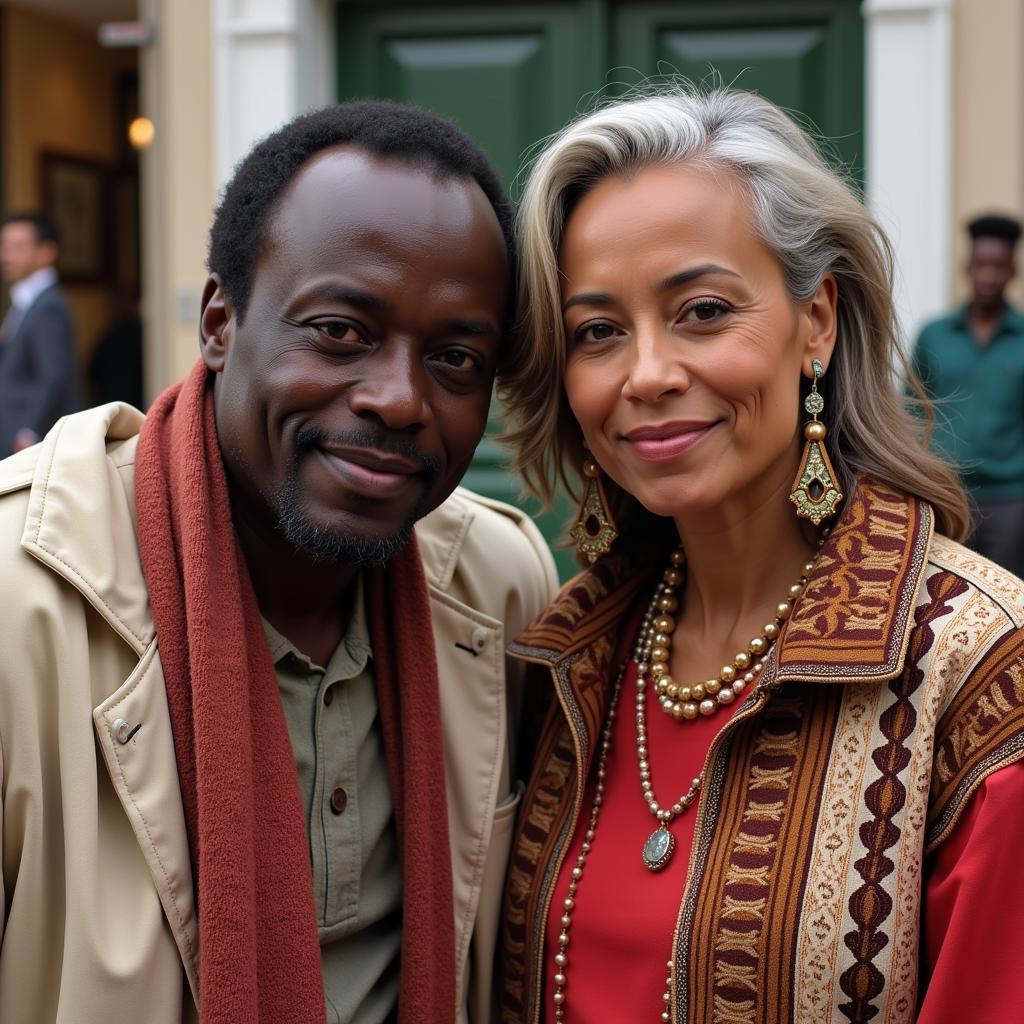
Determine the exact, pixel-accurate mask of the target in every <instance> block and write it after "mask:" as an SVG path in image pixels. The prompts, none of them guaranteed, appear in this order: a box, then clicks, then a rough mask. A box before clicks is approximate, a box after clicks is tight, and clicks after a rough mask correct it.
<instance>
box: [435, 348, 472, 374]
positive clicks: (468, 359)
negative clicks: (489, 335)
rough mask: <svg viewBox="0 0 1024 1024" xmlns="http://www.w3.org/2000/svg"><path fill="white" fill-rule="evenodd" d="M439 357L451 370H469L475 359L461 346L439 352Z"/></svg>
mask: <svg viewBox="0 0 1024 1024" xmlns="http://www.w3.org/2000/svg"><path fill="white" fill-rule="evenodd" d="M439 358H440V360H441V362H442V363H444V365H445V366H449V367H451V368H452V369H453V370H470V369H472V368H473V367H474V366H475V365H476V360H475V359H473V357H472V356H471V355H470V354H469V353H468V352H467V351H466V350H465V349H461V348H450V349H447V350H446V351H444V352H442V353H441V354H440V356H439Z"/></svg>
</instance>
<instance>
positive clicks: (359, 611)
mask: <svg viewBox="0 0 1024 1024" xmlns="http://www.w3.org/2000/svg"><path fill="white" fill-rule="evenodd" d="M261 620H262V622H263V631H264V632H265V633H266V634H267V643H268V644H269V646H270V657H271V659H272V660H273V662H274V664H275V665H276V664H278V663H279V662H280V661H282V660H283V659H284V658H286V657H288V656H289V655H291V656H292V657H293V658H294V659H295V660H296V661H298V662H299V663H300V664H301V665H302V666H303V667H304V668H305V669H307V670H308V671H311V672H321V673H323V672H325V671H328V670H329V669H331V668H332V667H333V666H334V664H335V662H337V661H338V659H339V657H344V660H345V662H346V663H347V665H349V666H350V667H351V668H353V669H354V671H352V672H350V673H345V675H346V677H348V676H351V675H356V674H358V673H359V672H362V671H363V669H365V668H366V665H367V663H368V662H369V660H370V658H371V657H372V656H373V648H372V645H371V642H370V627H369V623H368V621H367V618H366V598H365V592H364V588H363V577H362V574H361V573H360V574H359V575H358V576H357V577H356V593H355V597H354V598H353V600H352V612H351V614H350V615H349V620H348V628H347V629H346V630H345V635H344V636H343V637H342V638H341V643H339V644H338V647H337V649H336V650H335V652H334V654H332V655H331V659H330V662H329V664H328V665H327V668H325V667H324V666H323V665H317V664H316V663H314V662H313V660H312V659H311V658H310V657H309V656H308V655H307V654H305V653H303V652H302V651H300V650H299V649H298V648H297V647H296V646H295V645H294V644H293V643H292V642H291V640H289V639H288V637H286V636H284V635H283V634H282V633H279V632H278V631H277V630H276V629H275V628H274V627H273V626H272V625H271V623H269V622H268V621H267V620H266V619H265V618H262V616H261Z"/></svg>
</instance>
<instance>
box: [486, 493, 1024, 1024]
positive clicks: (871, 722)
mask: <svg viewBox="0 0 1024 1024" xmlns="http://www.w3.org/2000/svg"><path fill="white" fill-rule="evenodd" d="M933 518H934V517H933V513H932V510H931V508H930V507H929V506H928V505H926V504H924V503H922V502H920V501H918V500H916V499H914V498H910V497H907V496H905V495H903V494H900V493H898V492H896V491H894V490H892V489H891V488H889V487H887V486H884V485H881V484H879V483H877V482H873V481H869V480H862V481H861V482H860V483H859V485H858V486H857V488H856V490H855V493H854V494H853V496H852V497H851V499H850V500H849V502H848V503H847V507H846V510H845V512H844V514H843V517H842V519H841V520H840V522H839V523H838V524H837V526H836V528H835V529H834V531H833V533H832V534H831V536H830V537H829V539H828V542H827V543H826V545H825V547H824V548H823V549H822V551H821V554H820V556H819V558H818V561H817V564H816V568H815V572H814V574H813V575H812V577H811V579H810V581H809V583H808V585H807V587H806V589H805V592H804V595H803V596H802V597H801V599H800V600H799V601H798V603H797V605H796V606H795V608H794V610H793V614H792V616H791V617H790V619H789V621H788V623H787V625H786V627H785V629H784V631H783V634H782V636H781V637H780V639H779V642H778V643H777V644H776V647H775V650H774V652H773V654H772V656H771V658H770V659H769V662H768V664H767V666H766V669H765V671H764V673H763V676H762V678H761V680H760V681H759V683H758V684H757V686H756V687H755V688H754V689H753V691H752V692H751V693H750V694H749V695H748V697H747V699H746V701H745V704H744V706H743V707H742V708H741V709H740V710H738V711H737V713H736V714H735V716H734V717H733V718H732V719H731V721H730V722H729V723H728V724H727V725H726V726H724V727H723V729H722V731H721V732H720V733H719V735H718V737H717V738H716V739H715V741H714V743H713V744H712V746H711V749H710V750H709V752H708V756H707V762H706V765H705V774H706V781H705V784H704V788H703V791H702V794H701V798H700V802H699V805H698V808H697V819H696V824H695V828H696V832H695V843H694V847H693V853H692V856H691V860H690V867H689V874H688V878H687V883H686V886H685V888H684V890H683V892H682V893H681V904H680V908H679V915H678V919H677V925H676V935H675V936H674V958H675V971H674V978H675V987H674V990H673V992H672V994H671V995H672V1004H671V1017H672V1020H673V1021H677V1022H683V1021H686V1022H694V1024H696V1022H710V1021H722V1022H728V1024H744V1022H750V1024H753V1022H755V1021H756V1022H772V1024H774V1022H782V1021H791V1020H795V1021H800V1022H810V1021H822V1022H826V1021H827V1022H841V1024H847V1022H860V1021H868V1020H871V1021H873V1022H874V1024H905V1022H910V1021H912V1020H913V1019H914V1015H915V1010H916V1006H917V1002H918V965H919V957H920V950H919V946H920V902H921V886H922V861H923V858H924V857H925V856H926V855H928V854H929V853H931V852H932V851H934V850H936V849H937V848H938V847H939V846H940V844H942V843H943V841H944V840H945V839H946V838H947V837H948V836H949V834H950V832H951V830H952V829H953V827H954V825H955V824H956V822H957V820H958V817H959V816H960V814H961V813H962V811H963V810H964V807H965V805H966V804H967V802H968V800H969V798H970V796H971V794H972V793H974V792H975V791H976V789H977V788H978V786H979V785H980V784H981V783H982V782H983V780H984V779H985V778H986V777H987V776H988V775H990V774H991V773H992V772H994V771H996V770H997V769H999V768H1000V767H1002V766H1004V765H1008V764H1010V763H1011V762H1014V761H1016V760H1018V759H1020V758H1021V757H1022V756H1024V658H1022V655H1024V632H1022V630H1021V628H1020V627H1021V625H1022V623H1024V585H1022V584H1021V581H1020V580H1018V579H1017V578H1016V577H1014V576H1012V575H1010V574H1009V573H1007V572H1005V571H1004V570H1002V569H1000V568H998V567H997V566H995V565H993V564H992V563H991V562H988V561H986V560H985V559H983V558H981V557H979V556H977V555H974V554H973V553H972V552H970V551H968V550H967V549H966V548H963V547H961V546H960V545H959V544H955V543H953V542H952V541H950V540H948V539H946V538H944V537H941V536H937V535H934V536H933V532H932V526H933ZM650 581H651V577H650V576H649V575H648V574H646V573H643V572H639V571H638V569H637V568H636V565H635V562H634V564H632V565H631V564H630V563H629V560H628V559H626V558H623V557H608V558H605V559H602V560H600V561H599V562H598V563H597V564H596V565H595V566H594V567H593V568H592V569H590V570H588V571H587V572H584V573H583V574H581V575H580V576H578V577H577V578H576V579H575V580H573V581H572V582H571V583H570V584H568V585H567V586H566V588H565V589H564V590H563V591H562V593H561V594H560V596H559V597H558V598H557V599H556V601H555V603H554V604H553V605H552V606H551V607H550V608H549V609H548V610H547V611H546V612H545V613H544V614H543V615H542V616H541V617H540V618H539V619H538V620H536V621H535V623H534V624H533V625H532V626H531V627H530V628H529V629H527V631H526V632H525V633H523V634H522V635H521V636H520V637H519V639H518V640H517V642H516V643H515V644H514V645H513V648H512V650H513V653H515V654H517V655H518V656H520V657H522V658H524V659H526V660H529V661H532V662H535V663H538V664H542V665H546V666H547V667H548V668H549V669H550V673H551V677H552V679H553V680H554V690H555V695H556V697H557V701H556V702H554V704H553V706H552V708H551V713H550V714H549V716H548V718H547V721H546V725H545V727H544V730H543V732H542V734H541V738H540V740H539V746H538V753H537V760H536V767H535V770H534V773H533V775H532V778H531V779H530V782H529V785H528V787H527V790H526V793H525V796H524V800H523V807H522V811H521V813H520V820H519V824H518V827H517V832H516V836H515V839H514V845H513V854H512V861H511V864H510V867H509V877H508V882H507V887H506V902H505V923H504V934H503V943H504V949H503V956H502V959H503V970H504V977H503V991H502V993H501V1003H502V1020H503V1022H504V1024H522V1022H534V1021H537V1020H539V1019H540V1016H539V1015H540V1005H541V1003H540V1000H541V998H542V992H541V986H542V982H541V978H542V969H543V964H542V962H541V961H542V958H543V936H544V927H545V921H546V911H547V908H548V906H549V904H550V900H551V895H552V891H553V888H554V884H555V880H556V878H557V875H558V870H559V867H560V864H561V861H562V858H563V857H564V854H565V851H566V849H567V847H568V845H569V841H570V838H571V836H572V834H573V830H574V828H575V827H576V825H577V822H578V821H579V820H580V816H581V813H585V812H586V808H585V807H582V808H581V805H582V803H583V796H584V788H585V784H586V779H587V776H588V773H589V770H590V767H591V765H592V762H593V759H594V754H595V749H594V748H595V741H596V738H597V737H598V735H599V733H600V728H601V725H602V723H603V722H604V719H605V713H606V710H607V705H608V702H609V699H610V697H611V691H612V682H613V681H614V679H615V676H616V672H617V669H618V665H617V664H615V662H616V660H617V651H619V650H620V649H621V637H620V634H621V632H622V626H623V623H624V621H626V620H627V619H629V618H630V616H631V615H632V613H633V611H634V609H635V608H636V607H637V605H638V603H639V602H643V601H645V600H646V596H647V591H648V590H649V586H650ZM794 895H795V896H796V898H794Z"/></svg>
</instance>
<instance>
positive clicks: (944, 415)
mask: <svg viewBox="0 0 1024 1024" xmlns="http://www.w3.org/2000/svg"><path fill="white" fill-rule="evenodd" d="M967 230H968V232H969V233H970V236H971V255H970V258H969V259H968V262H967V276H968V278H969V279H970V282H971V299H970V301H969V302H968V303H967V304H966V305H964V306H962V307H961V308H960V309H958V310H956V311H955V312H953V313H952V314H950V315H949V316H947V317H943V318H942V319H941V320H935V321H933V322H932V323H930V324H928V325H927V326H926V327H925V329H924V330H923V331H922V332H921V336H920V337H919V338H918V341H917V345H916V347H915V349H914V357H913V358H914V369H915V371H916V373H917V375H918V377H919V378H920V379H921V383H922V384H923V385H924V388H925V391H926V392H927V394H928V396H929V398H931V399H932V400H933V401H935V402H936V403H937V404H936V409H935V435H934V438H933V444H934V446H935V448H937V449H938V450H939V451H940V452H941V453H942V454H943V455H945V456H946V457H947V458H948V459H950V461H952V462H954V463H955V464H956V465H957V466H959V467H960V470H961V472H962V474H963V480H964V483H965V485H966V486H967V488H968V490H969V491H970V493H971V495H972V497H973V498H974V500H975V502H976V504H977V507H978V508H977V520H976V525H975V530H974V534H973V536H972V538H971V540H970V544H971V546H972V547H973V548H974V549H975V550H976V551H978V552H979V553H980V554H982V555H985V556H986V557H987V558H991V559H992V560H993V561H994V562H998V563H999V564H1000V565H1003V566H1005V567H1006V568H1008V569H1009V570H1010V571H1011V572H1015V573H1016V574H1017V575H1018V576H1024V316H1022V315H1021V314H1020V313H1019V312H1018V311H1017V310H1016V309H1014V308H1013V307H1012V306H1011V305H1010V304H1009V303H1008V302H1007V300H1006V288H1007V286H1008V285H1009V283H1010V281H1011V280H1013V277H1014V274H1015V273H1016V265H1015V260H1014V251H1015V248H1016V245H1017V241H1018V239H1019V238H1020V233H1021V225H1020V223H1019V222H1018V221H1016V220H1014V219H1012V218H1010V217H1003V216H995V215H990V216H984V217H978V218H976V219H975V220H972V221H971V222H970V223H969V224H968V225H967Z"/></svg>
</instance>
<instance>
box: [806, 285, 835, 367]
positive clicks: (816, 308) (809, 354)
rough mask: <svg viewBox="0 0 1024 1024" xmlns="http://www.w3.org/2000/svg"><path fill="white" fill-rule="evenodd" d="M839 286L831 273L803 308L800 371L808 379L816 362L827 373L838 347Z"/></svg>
mask: <svg viewBox="0 0 1024 1024" xmlns="http://www.w3.org/2000/svg"><path fill="white" fill-rule="evenodd" d="M838 306H839V286H838V284H837V283H836V279H835V277H834V276H833V275H832V274H826V275H825V276H824V277H823V278H822V279H821V284H819V285H818V290H817V291H816V292H815V293H814V295H813V297H812V298H811V300H810V302H808V303H806V304H805V305H804V306H803V310H802V316H803V317H804V320H805V327H806V335H805V337H804V352H803V361H802V364H801V368H802V370H803V374H804V376H805V377H813V376H814V369H813V367H812V364H813V362H814V360H815V359H817V360H818V362H820V363H821V365H822V367H824V369H825V371H826V372H828V364H829V363H830V362H831V361H832V352H833V350H834V349H835V347H836V333H837V327H838Z"/></svg>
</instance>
